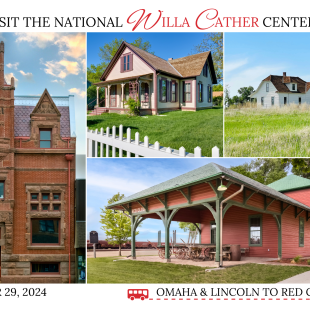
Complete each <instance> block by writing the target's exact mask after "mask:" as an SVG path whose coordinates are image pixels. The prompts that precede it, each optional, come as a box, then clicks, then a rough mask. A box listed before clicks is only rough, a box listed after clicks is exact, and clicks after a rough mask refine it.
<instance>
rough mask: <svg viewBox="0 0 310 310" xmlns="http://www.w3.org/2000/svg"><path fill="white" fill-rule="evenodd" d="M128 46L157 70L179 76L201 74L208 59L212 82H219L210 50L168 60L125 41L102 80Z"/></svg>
mask: <svg viewBox="0 0 310 310" xmlns="http://www.w3.org/2000/svg"><path fill="white" fill-rule="evenodd" d="M126 47H128V48H129V49H130V50H131V51H132V52H133V53H135V54H136V55H138V56H139V57H140V58H142V59H143V60H144V61H145V62H146V63H147V64H148V65H149V66H150V67H152V68H153V69H154V70H155V71H158V72H163V73H166V74H168V75H172V76H175V77H178V78H187V77H194V76H198V75H200V74H201V72H202V69H203V66H204V64H205V62H206V60H207V59H208V63H209V67H210V71H211V75H212V82H213V84H216V83H217V80H216V76H215V72H214V66H213V61H212V56H211V52H210V51H209V52H204V53H200V54H195V55H191V56H186V57H182V58H178V59H173V60H169V61H167V60H165V59H162V58H160V57H158V56H156V55H153V54H151V53H149V52H146V51H144V50H142V49H140V48H138V47H136V46H134V45H132V44H129V43H127V42H125V41H124V42H122V44H121V45H120V47H119V49H118V50H117V52H116V53H115V55H114V57H113V58H112V60H111V61H110V63H109V65H108V66H107V68H106V70H105V71H104V72H103V74H102V76H101V78H100V80H101V81H105V79H106V77H107V76H108V74H109V73H110V71H111V70H112V68H113V67H114V64H115V63H116V61H117V60H118V59H119V57H120V56H121V54H122V53H123V51H124V49H125V48H126Z"/></svg>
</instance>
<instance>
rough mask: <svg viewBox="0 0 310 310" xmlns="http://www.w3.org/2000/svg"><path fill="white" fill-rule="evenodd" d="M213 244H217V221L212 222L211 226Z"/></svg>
mask: <svg viewBox="0 0 310 310" xmlns="http://www.w3.org/2000/svg"><path fill="white" fill-rule="evenodd" d="M210 226H211V238H210V239H211V240H210V241H211V244H216V224H215V221H212V222H211V224H210Z"/></svg>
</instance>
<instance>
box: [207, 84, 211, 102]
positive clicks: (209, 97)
mask: <svg viewBox="0 0 310 310" xmlns="http://www.w3.org/2000/svg"><path fill="white" fill-rule="evenodd" d="M211 101H212V87H211V85H209V86H208V102H211Z"/></svg>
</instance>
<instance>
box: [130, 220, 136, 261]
mask: <svg viewBox="0 0 310 310" xmlns="http://www.w3.org/2000/svg"><path fill="white" fill-rule="evenodd" d="M135 221H136V217H135V216H133V215H132V216H131V257H132V259H136V229H135Z"/></svg>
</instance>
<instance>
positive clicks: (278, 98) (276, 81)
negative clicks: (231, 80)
mask: <svg viewBox="0 0 310 310" xmlns="http://www.w3.org/2000/svg"><path fill="white" fill-rule="evenodd" d="M250 98H251V101H254V100H255V101H256V102H257V106H258V107H259V106H261V107H264V108H270V107H273V106H276V107H283V106H285V105H290V104H303V103H307V104H310V82H305V81H304V80H302V79H301V78H299V77H296V76H286V72H283V76H281V75H269V76H268V77H266V78H265V79H264V80H262V81H261V83H260V84H259V86H258V88H257V89H256V91H255V92H254V93H253V94H251V95H250Z"/></svg>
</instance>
